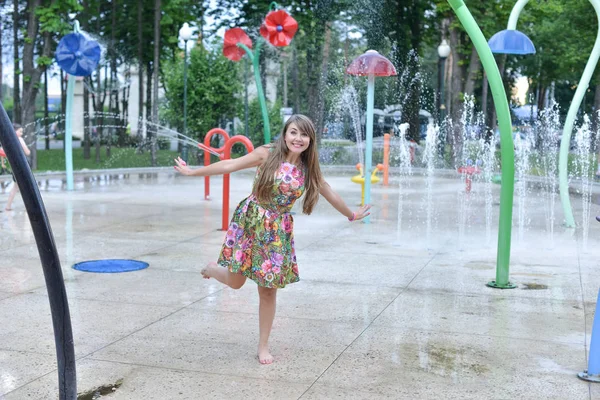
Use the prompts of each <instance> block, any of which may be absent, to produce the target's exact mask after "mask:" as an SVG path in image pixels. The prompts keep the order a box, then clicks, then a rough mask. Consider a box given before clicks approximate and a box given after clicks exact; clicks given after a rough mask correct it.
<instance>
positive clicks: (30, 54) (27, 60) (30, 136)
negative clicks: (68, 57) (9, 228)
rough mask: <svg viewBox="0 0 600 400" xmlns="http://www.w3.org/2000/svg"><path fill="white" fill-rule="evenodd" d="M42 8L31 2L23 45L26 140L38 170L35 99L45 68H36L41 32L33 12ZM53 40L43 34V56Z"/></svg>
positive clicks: (30, 0)
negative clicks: (39, 32) (35, 60)
mask: <svg viewBox="0 0 600 400" xmlns="http://www.w3.org/2000/svg"><path fill="white" fill-rule="evenodd" d="M39 6H40V0H29V2H28V4H27V9H28V10H31V12H29V13H28V15H27V33H26V34H27V36H26V37H27V38H29V39H30V40H25V44H24V45H23V104H22V107H23V110H22V112H23V116H22V117H23V118H22V120H23V127H24V134H23V136H24V139H25V142H26V143H27V144H28V145H29V146H30V150H31V156H30V159H31V168H32V169H36V168H37V152H36V139H37V138H36V134H35V98H36V97H37V94H38V91H39V83H40V81H41V77H42V69H43V68H45V67H37V68H36V67H35V65H34V50H35V47H36V38H37V36H38V31H39V18H38V16H37V15H36V13H35V12H33V10H36V9H37V7H39ZM50 45H51V38H50V33H49V32H45V33H44V34H43V45H42V51H41V53H40V55H41V56H46V57H48V56H49V55H50Z"/></svg>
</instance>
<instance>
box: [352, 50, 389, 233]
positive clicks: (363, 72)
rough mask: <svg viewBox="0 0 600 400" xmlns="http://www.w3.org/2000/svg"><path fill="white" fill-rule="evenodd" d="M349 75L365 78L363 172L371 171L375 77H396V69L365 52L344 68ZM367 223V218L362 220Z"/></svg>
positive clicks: (368, 197) (367, 201)
mask: <svg viewBox="0 0 600 400" xmlns="http://www.w3.org/2000/svg"><path fill="white" fill-rule="evenodd" d="M346 73H347V74H349V75H357V76H367V77H368V81H367V124H366V131H367V140H366V143H367V146H366V150H365V152H366V153H365V171H371V169H372V168H373V105H374V102H375V77H376V76H394V75H397V73H396V68H394V66H393V65H392V63H391V62H390V60H388V59H387V58H385V57H384V56H382V55H381V54H379V53H378V52H376V51H375V50H367V52H365V53H364V54H362V55H360V56H358V57H357V58H355V59H354V61H352V63H350V65H349V66H348V68H346ZM364 203H365V204H370V203H371V180H370V179H365V196H364ZM364 221H365V222H366V223H368V222H369V217H366V218H365V219H364Z"/></svg>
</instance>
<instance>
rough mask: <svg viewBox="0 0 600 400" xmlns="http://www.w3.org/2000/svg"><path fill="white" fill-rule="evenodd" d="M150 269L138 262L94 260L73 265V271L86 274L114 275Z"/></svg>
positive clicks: (145, 264) (145, 263) (143, 263)
mask: <svg viewBox="0 0 600 400" xmlns="http://www.w3.org/2000/svg"><path fill="white" fill-rule="evenodd" d="M144 268H148V263H147V262H143V261H137V260H92V261H83V262H80V263H77V264H75V265H73V269H76V270H78V271H85V272H98V273H105V274H112V273H116V272H129V271H138V270H140V269H144Z"/></svg>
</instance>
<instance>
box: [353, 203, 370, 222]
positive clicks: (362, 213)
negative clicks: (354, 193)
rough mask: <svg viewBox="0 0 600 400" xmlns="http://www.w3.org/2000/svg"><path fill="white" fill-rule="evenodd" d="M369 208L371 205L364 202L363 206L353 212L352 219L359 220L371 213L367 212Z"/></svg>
mask: <svg viewBox="0 0 600 400" xmlns="http://www.w3.org/2000/svg"><path fill="white" fill-rule="evenodd" d="M370 209H371V205H370V204H365V205H364V206H362V207H361V208H359V209H358V211H356V212H355V213H354V219H353V220H352V221H359V220H361V219H363V218H364V217H367V216H369V215H371V213H370V212H369V210H370Z"/></svg>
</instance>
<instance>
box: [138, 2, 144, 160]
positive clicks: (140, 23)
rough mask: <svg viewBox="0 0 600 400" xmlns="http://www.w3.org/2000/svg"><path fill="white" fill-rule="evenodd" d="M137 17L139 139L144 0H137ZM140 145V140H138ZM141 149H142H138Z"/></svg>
mask: <svg viewBox="0 0 600 400" xmlns="http://www.w3.org/2000/svg"><path fill="white" fill-rule="evenodd" d="M137 17H138V30H137V36H138V37H137V39H138V81H139V83H138V85H139V91H138V110H139V111H138V127H137V134H138V138H140V139H141V137H142V133H143V129H144V124H143V121H144V41H143V32H144V30H143V29H142V28H143V26H144V0H138V9H137ZM140 143H141V140H140ZM140 148H142V147H140Z"/></svg>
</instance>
